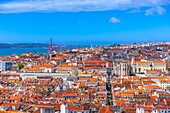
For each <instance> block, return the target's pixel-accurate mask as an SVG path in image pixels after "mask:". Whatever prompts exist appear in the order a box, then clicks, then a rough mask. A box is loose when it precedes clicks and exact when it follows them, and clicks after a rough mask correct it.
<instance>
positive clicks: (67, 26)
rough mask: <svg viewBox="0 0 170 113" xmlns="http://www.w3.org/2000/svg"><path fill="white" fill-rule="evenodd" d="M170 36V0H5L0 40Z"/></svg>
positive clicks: (93, 41)
mask: <svg viewBox="0 0 170 113" xmlns="http://www.w3.org/2000/svg"><path fill="white" fill-rule="evenodd" d="M50 37H52V38H53V40H54V42H55V43H57V44H61V43H67V44H72V43H73V44H74V43H75V44H84V43H86V44H113V43H134V42H153V41H154V42H155V41H170V1H169V0H115V1H114V0H1V1H0V43H8V42H9V43H49V39H50Z"/></svg>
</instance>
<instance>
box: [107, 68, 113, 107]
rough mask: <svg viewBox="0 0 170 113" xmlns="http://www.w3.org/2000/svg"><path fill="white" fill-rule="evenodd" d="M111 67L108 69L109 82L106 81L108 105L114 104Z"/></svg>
mask: <svg viewBox="0 0 170 113" xmlns="http://www.w3.org/2000/svg"><path fill="white" fill-rule="evenodd" d="M111 72H112V70H111V68H108V69H107V82H106V89H107V100H106V101H107V102H106V104H107V105H113V97H112V83H111V76H112V73H111Z"/></svg>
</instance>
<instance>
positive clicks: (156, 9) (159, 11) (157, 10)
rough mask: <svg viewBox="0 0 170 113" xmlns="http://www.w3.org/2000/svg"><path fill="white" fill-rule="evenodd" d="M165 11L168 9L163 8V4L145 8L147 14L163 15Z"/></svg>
mask: <svg viewBox="0 0 170 113" xmlns="http://www.w3.org/2000/svg"><path fill="white" fill-rule="evenodd" d="M165 13H166V10H165V9H164V8H162V7H161V6H156V7H152V8H150V9H147V10H145V15H147V16H149V15H154V14H158V15H162V14H165Z"/></svg>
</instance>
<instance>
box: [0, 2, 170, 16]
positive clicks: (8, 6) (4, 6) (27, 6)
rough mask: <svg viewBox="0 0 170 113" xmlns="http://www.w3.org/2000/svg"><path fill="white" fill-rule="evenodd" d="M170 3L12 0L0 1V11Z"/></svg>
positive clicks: (163, 3) (76, 8) (137, 6)
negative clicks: (9, 0) (10, 0)
mask: <svg viewBox="0 0 170 113" xmlns="http://www.w3.org/2000/svg"><path fill="white" fill-rule="evenodd" d="M166 4H170V0H22V1H18V0H14V1H12V2H4V3H0V13H21V12H78V11H104V10H127V9H130V8H140V7H153V6H159V5H166Z"/></svg>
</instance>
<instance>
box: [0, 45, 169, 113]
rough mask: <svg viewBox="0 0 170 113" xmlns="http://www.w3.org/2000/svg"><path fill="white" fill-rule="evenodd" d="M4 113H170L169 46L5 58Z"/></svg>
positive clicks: (1, 64)
mask: <svg viewBox="0 0 170 113" xmlns="http://www.w3.org/2000/svg"><path fill="white" fill-rule="evenodd" d="M0 71H1V73H0V112H2V113H3V112H4V113H25V112H28V113H98V112H99V113H122V112H125V113H159V112H160V113H168V112H170V77H169V75H170V43H169V42H167V43H146V44H124V45H112V46H99V47H91V48H82V49H80V48H78V49H72V50H63V51H60V52H56V53H53V52H52V53H48V54H47V56H43V55H41V54H33V53H30V52H27V53H25V54H22V55H16V54H13V55H11V56H8V57H5V56H1V57H0Z"/></svg>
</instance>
